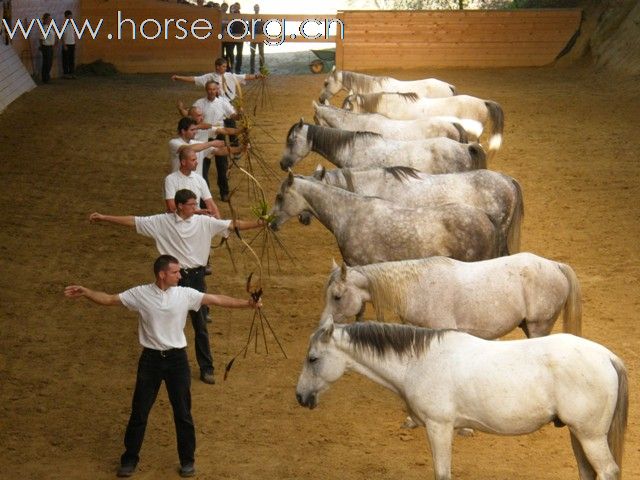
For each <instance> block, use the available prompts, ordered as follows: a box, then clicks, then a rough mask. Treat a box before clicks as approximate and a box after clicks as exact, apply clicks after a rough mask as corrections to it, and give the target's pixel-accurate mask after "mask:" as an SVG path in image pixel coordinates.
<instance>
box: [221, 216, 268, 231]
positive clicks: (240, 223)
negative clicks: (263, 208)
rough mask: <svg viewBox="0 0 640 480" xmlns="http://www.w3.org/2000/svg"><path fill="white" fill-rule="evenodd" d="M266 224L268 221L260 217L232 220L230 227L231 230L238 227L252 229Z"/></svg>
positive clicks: (239, 228)
mask: <svg viewBox="0 0 640 480" xmlns="http://www.w3.org/2000/svg"><path fill="white" fill-rule="evenodd" d="M266 224H267V222H266V221H265V220H264V219H262V218H258V219H257V220H231V225H230V226H229V228H230V229H231V230H235V229H236V228H237V229H238V230H251V229H252V228H260V227H264V226H265V225H266Z"/></svg>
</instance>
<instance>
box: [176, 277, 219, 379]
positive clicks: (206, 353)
mask: <svg viewBox="0 0 640 480" xmlns="http://www.w3.org/2000/svg"><path fill="white" fill-rule="evenodd" d="M204 274H205V268H204V267H200V268H195V269H189V270H184V269H181V270H180V276H181V277H182V278H181V279H180V282H179V283H178V285H180V286H181V287H191V288H194V289H196V290H198V291H199V292H206V291H207V284H206V282H205V281H204ZM208 313H209V309H208V308H207V306H206V305H203V306H202V307H200V310H198V311H197V312H194V311H193V310H190V311H189V316H190V317H191V325H193V331H194V333H195V342H194V344H195V347H196V360H197V362H198V366H199V367H200V373H201V374H202V373H213V354H212V353H211V345H210V343H209V330H208V329H207V314H208Z"/></svg>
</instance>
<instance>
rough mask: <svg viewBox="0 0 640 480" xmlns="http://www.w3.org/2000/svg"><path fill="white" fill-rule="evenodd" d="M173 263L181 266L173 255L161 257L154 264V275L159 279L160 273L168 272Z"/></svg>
mask: <svg viewBox="0 0 640 480" xmlns="http://www.w3.org/2000/svg"><path fill="white" fill-rule="evenodd" d="M172 263H173V264H177V265H180V262H179V261H178V259H177V258H176V257H174V256H173V255H160V256H159V257H158V258H156V261H155V262H153V274H154V275H155V276H156V277H157V276H158V274H159V273H160V272H164V271H166V270H167V269H168V268H169V265H171V264H172Z"/></svg>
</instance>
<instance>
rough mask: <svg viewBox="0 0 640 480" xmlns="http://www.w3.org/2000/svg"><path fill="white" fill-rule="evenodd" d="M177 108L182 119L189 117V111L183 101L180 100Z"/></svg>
mask: <svg viewBox="0 0 640 480" xmlns="http://www.w3.org/2000/svg"><path fill="white" fill-rule="evenodd" d="M176 106H177V107H178V113H180V115H181V116H182V117H187V116H189V110H188V109H187V108H186V107H185V106H184V103H183V102H182V100H178V103H177V104H176Z"/></svg>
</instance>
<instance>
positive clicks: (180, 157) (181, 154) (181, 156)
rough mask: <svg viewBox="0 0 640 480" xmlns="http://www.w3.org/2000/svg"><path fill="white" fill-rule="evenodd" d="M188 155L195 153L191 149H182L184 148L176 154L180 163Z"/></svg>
mask: <svg viewBox="0 0 640 480" xmlns="http://www.w3.org/2000/svg"><path fill="white" fill-rule="evenodd" d="M189 153H195V151H194V150H193V148H190V147H184V148H182V149H180V152H179V153H178V160H180V161H182V160H184V159H185V158H187V155H188V154H189Z"/></svg>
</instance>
